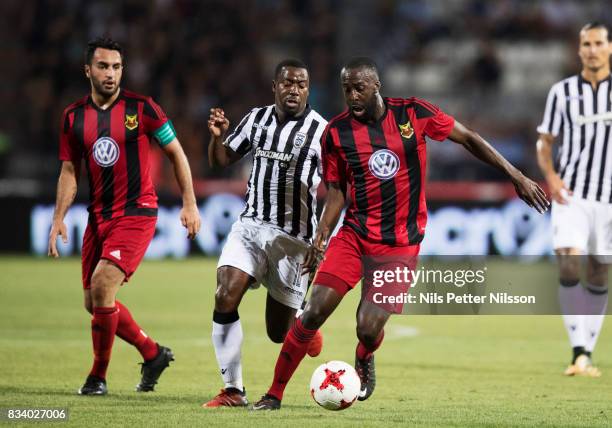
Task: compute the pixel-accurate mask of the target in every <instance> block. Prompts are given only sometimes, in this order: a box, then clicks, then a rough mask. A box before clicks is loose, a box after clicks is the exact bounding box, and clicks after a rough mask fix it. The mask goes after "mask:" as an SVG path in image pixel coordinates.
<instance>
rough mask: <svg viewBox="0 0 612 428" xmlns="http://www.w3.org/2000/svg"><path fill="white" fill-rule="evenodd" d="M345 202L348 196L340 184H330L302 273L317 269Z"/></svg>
mask: <svg viewBox="0 0 612 428" xmlns="http://www.w3.org/2000/svg"><path fill="white" fill-rule="evenodd" d="M345 200H346V195H345V193H344V190H343V189H342V187H341V186H340V184H339V183H329V184H328V188H327V197H326V199H325V205H324V206H323V213H322V214H321V220H320V221H319V225H318V226H317V231H316V233H315V237H314V242H313V244H312V245H311V247H310V248H309V249H308V252H307V253H306V257H305V259H304V265H303V267H302V273H309V272H312V271H313V270H314V269H315V268H316V265H317V262H318V260H319V257H320V255H321V254H322V253H323V252H324V251H325V247H326V245H327V240H328V239H329V236H330V235H331V233H332V232H333V230H334V228H335V227H336V223H338V219H339V218H340V214H341V213H342V209H343V208H344V203H345Z"/></svg>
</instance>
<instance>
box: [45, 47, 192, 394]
mask: <svg viewBox="0 0 612 428" xmlns="http://www.w3.org/2000/svg"><path fill="white" fill-rule="evenodd" d="M122 71H123V51H122V48H121V46H120V45H119V44H118V43H117V42H115V41H113V40H110V39H102V38H100V39H95V40H93V41H91V42H90V43H89V44H88V46H87V51H86V61H85V75H86V76H87V78H88V79H89V81H90V84H91V94H90V95H88V96H86V97H84V98H82V99H81V100H79V101H77V102H75V103H73V104H71V105H70V106H68V107H67V108H66V109H65V110H64V114H63V118H62V123H61V132H60V154H59V158H60V160H61V161H62V167H61V172H60V176H59V181H58V185H57V198H56V199H57V200H56V205H55V213H54V216H53V225H52V227H51V232H50V234H49V255H50V256H53V257H59V253H58V251H57V245H56V243H57V237H58V235H59V236H61V238H62V240H63V241H64V242H67V241H68V234H67V230H66V225H65V224H64V221H63V220H64V217H65V215H66V212H67V211H68V208H69V207H70V205H71V204H72V202H73V200H74V197H75V195H76V192H77V182H78V178H79V175H80V167H81V161H82V160H84V163H85V168H86V170H87V177H88V180H89V189H90V192H89V195H90V196H89V197H90V205H89V222H88V225H87V229H86V231H85V236H84V237H83V250H82V280H83V288H84V294H85V308H86V309H87V311H88V312H90V313H91V314H92V315H93V318H92V321H91V336H92V342H93V351H94V361H93V367H92V369H91V371H90V373H89V376H88V377H87V380H86V381H85V384H84V385H83V386H82V387H81V388H80V389H79V394H81V395H104V394H106V392H107V387H106V369H107V367H108V363H109V360H110V356H111V349H112V346H113V341H114V337H115V335H117V336H119V337H120V338H122V339H123V340H125V341H127V342H128V343H130V344H132V345H134V346H135V347H136V348H137V349H138V351H139V352H140V353H141V355H142V357H143V359H144V363H143V366H142V379H141V381H140V383H139V384H138V386H137V387H136V390H137V391H142V392H144V391H153V390H154V387H155V384H156V383H157V380H158V379H159V376H160V375H161V373H162V371H163V370H164V369H165V368H166V367H167V366H168V365H169V363H170V361H172V360H173V355H172V351H171V350H170V349H169V348H166V347H164V346H159V345H158V344H157V343H156V342H155V341H153V340H152V339H151V338H150V337H148V336H147V335H146V334H145V333H144V332H143V330H142V329H141V328H140V327H139V326H138V324H137V323H136V322H135V321H134V319H133V318H132V315H131V314H130V312H129V311H128V309H127V308H126V307H125V306H124V305H122V304H121V303H120V302H119V301H118V300H115V295H116V294H117V291H118V290H119V287H120V286H121V284H123V282H125V281H128V279H129V278H130V276H131V275H132V274H133V273H134V272H135V271H136V268H137V267H138V264H139V263H140V261H141V260H142V258H143V256H144V254H145V252H146V250H147V247H148V246H149V243H150V242H151V240H152V238H153V235H154V234H155V223H156V220H157V196H156V194H155V189H154V188H153V183H152V181H151V174H150V162H149V150H150V148H149V141H150V140H151V139H154V140H156V141H157V143H158V144H159V145H160V146H161V147H162V150H163V151H164V153H165V154H166V155H167V156H168V158H169V159H170V161H171V162H172V165H173V166H174V171H175V175H176V179H177V181H178V184H179V187H180V189H181V192H182V197H183V208H182V210H181V213H180V219H181V222H182V224H183V226H185V227H186V228H187V230H188V236H189V238H191V239H193V238H194V237H195V235H196V234H197V233H198V231H199V228H200V215H199V212H198V208H197V205H196V199H195V195H194V192H193V184H192V181H191V171H190V168H189V163H188V162H187V157H186V156H185V154H184V152H183V149H182V148H181V145H180V143H179V141H178V140H177V138H176V134H175V131H174V128H173V127H172V123H171V122H170V121H169V120H168V118H167V117H166V115H165V114H164V112H163V111H162V109H161V108H160V107H159V106H158V105H157V104H155V102H153V100H152V99H151V98H150V97H146V96H143V95H138V94H135V93H133V92H129V91H126V90H124V89H121V88H120V86H119V85H120V83H121V75H122Z"/></svg>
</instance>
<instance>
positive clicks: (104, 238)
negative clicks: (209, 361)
mask: <svg viewBox="0 0 612 428" xmlns="http://www.w3.org/2000/svg"><path fill="white" fill-rule="evenodd" d="M156 222H157V217H144V216H124V217H117V218H114V219H111V220H108V221H103V222H101V223H95V224H92V223H89V224H88V225H87V229H86V230H85V235H84V236H83V250H82V252H81V264H82V270H83V288H90V286H91V276H92V275H93V272H94V270H95V268H96V266H97V265H98V262H99V261H100V259H106V260H110V261H111V262H113V264H115V265H117V267H119V269H121V270H122V271H123V273H124V274H125V280H124V281H128V279H129V278H130V276H131V275H132V274H133V273H134V272H135V271H136V268H137V267H138V265H139V264H140V261H141V260H142V258H143V257H144V255H145V252H146V251H147V248H148V247H149V244H150V243H151V240H152V239H153V235H155V223H156Z"/></svg>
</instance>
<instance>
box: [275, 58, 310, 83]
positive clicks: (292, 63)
mask: <svg viewBox="0 0 612 428" xmlns="http://www.w3.org/2000/svg"><path fill="white" fill-rule="evenodd" d="M284 67H293V68H303V69H304V70H306V71H308V67H307V66H306V64H304V62H303V61H300V60H299V59H295V58H287V59H284V60H282V61H281V62H279V63H278V64H277V65H276V68H275V69H274V78H275V79H277V78H278V75H279V74H280V72H281V71H282V69H283V68H284Z"/></svg>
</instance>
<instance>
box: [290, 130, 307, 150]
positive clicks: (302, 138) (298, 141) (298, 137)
mask: <svg viewBox="0 0 612 428" xmlns="http://www.w3.org/2000/svg"><path fill="white" fill-rule="evenodd" d="M305 142H306V134H304V133H303V132H298V133H296V134H295V138H294V139H293V147H295V148H296V149H301V148H302V146H303V145H304V143H305Z"/></svg>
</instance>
